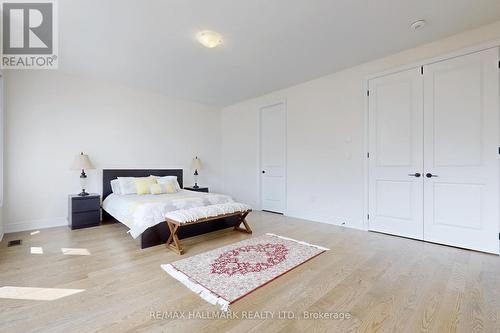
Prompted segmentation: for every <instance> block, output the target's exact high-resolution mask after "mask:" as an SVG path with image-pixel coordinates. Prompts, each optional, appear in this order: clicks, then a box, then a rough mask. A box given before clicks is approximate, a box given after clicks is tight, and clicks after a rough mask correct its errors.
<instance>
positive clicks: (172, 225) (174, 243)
mask: <svg viewBox="0 0 500 333" xmlns="http://www.w3.org/2000/svg"><path fill="white" fill-rule="evenodd" d="M251 211H252V210H247V211H243V212H236V213H231V214H224V215H218V216H212V217H207V218H202V219H198V220H196V221H192V222H187V223H181V222H178V221H175V220H172V219H169V218H167V219H166V220H165V222H166V223H167V225H168V229H169V230H170V236H169V237H168V240H167V248H169V249H171V250H173V251H174V252H176V253H177V254H179V255H181V254H183V253H184V250H183V249H182V246H181V241H180V239H179V237H178V236H177V233H178V232H179V229H180V228H182V227H184V226H187V225H191V224H196V223H203V222H210V221H213V220H218V219H222V218H225V217H230V216H237V217H238V218H239V221H238V223H237V224H236V225H235V226H234V230H236V231H241V232H245V233H247V234H251V233H252V229H250V226H249V225H248V223H247V221H246V220H245V218H246V217H247V215H248V214H249V213H250V212H251ZM242 224H243V226H244V228H241V227H240V226H241V225H242Z"/></svg>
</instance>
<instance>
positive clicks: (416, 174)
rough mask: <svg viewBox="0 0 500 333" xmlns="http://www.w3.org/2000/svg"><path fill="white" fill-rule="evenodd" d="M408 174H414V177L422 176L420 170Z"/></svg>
mask: <svg viewBox="0 0 500 333" xmlns="http://www.w3.org/2000/svg"><path fill="white" fill-rule="evenodd" d="M408 176H412V177H417V178H418V177H420V176H421V174H420V173H418V172H415V173H409V174H408Z"/></svg>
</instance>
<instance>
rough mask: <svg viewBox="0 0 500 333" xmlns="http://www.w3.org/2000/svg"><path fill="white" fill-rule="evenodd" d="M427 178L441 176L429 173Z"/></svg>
mask: <svg viewBox="0 0 500 333" xmlns="http://www.w3.org/2000/svg"><path fill="white" fill-rule="evenodd" d="M425 177H427V178H432V177H439V176H438V175H433V174H432V173H429V172H428V173H426V174H425Z"/></svg>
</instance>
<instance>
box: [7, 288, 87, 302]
mask: <svg viewBox="0 0 500 333" xmlns="http://www.w3.org/2000/svg"><path fill="white" fill-rule="evenodd" d="M82 291H85V289H59V288H31V287H10V286H5V287H1V288H0V298H9V299H26V300H33V301H53V300H56V299H59V298H63V297H66V296H70V295H73V294H77V293H80V292H82Z"/></svg>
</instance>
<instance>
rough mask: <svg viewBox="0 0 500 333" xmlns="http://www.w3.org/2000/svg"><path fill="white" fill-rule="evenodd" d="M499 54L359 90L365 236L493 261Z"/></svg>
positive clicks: (386, 79) (496, 244) (471, 58)
mask: <svg viewBox="0 0 500 333" xmlns="http://www.w3.org/2000/svg"><path fill="white" fill-rule="evenodd" d="M498 61H499V51H498V48H492V49H488V50H485V51H481V52H476V53H472V54H468V55H465V56H461V57H456V58H452V59H448V60H444V61H440V62H436V63H433V64H430V65H426V66H423V67H418V68H414V69H410V70H406V71H402V72H399V73H395V74H391V75H387V76H384V77H379V78H376V79H373V80H370V81H369V203H368V205H369V208H368V212H369V220H368V221H369V229H370V230H373V231H378V232H384V233H388V234H394V235H400V236H404V237H409V238H415V239H420V240H425V241H429V242H435V243H440V244H447V245H452V246H457V247H463V248H468V249H473V250H478V251H484V252H490V253H496V254H498V253H499V225H500V220H499V204H500V198H499V186H500V183H499V171H500V170H499V157H500V155H499V153H500V151H499V142H500V140H499V127H500V126H499V69H498Z"/></svg>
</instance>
